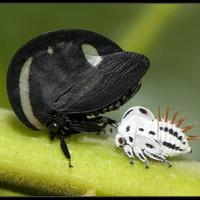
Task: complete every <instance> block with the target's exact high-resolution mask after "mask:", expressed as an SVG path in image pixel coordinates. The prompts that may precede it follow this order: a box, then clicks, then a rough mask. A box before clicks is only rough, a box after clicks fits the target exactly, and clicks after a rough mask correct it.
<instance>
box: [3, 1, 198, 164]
mask: <svg viewBox="0 0 200 200" xmlns="http://www.w3.org/2000/svg"><path fill="white" fill-rule="evenodd" d="M199 21H200V4H147V3H145V4H139V3H137V4H136V3H135V4H134V3H129V4H123V3H118V4H117V3H113V4H108V3H107V4H103V3H102V4H98V3H95V4H88V3H87V4H86V3H85V4H80V3H76V4H71V3H70V4H69V3H68V4H61V3H60V4H56V3H54V4H31V3H29V4H0V27H1V29H0V107H4V108H8V109H11V108H10V105H9V102H8V99H7V94H6V84H5V80H6V72H7V67H8V64H9V62H10V60H11V58H12V56H13V55H14V54H15V52H16V50H17V49H18V48H19V47H20V46H21V45H22V44H24V43H25V42H26V41H28V40H30V39H32V38H33V37H35V36H37V35H40V34H41V33H44V32H47V31H51V30H56V29H69V28H78V29H86V30H91V31H95V32H98V33H100V34H102V35H104V36H106V37H108V38H110V39H112V40H113V41H115V42H116V43H117V44H119V45H120V46H121V47H122V48H124V49H125V50H129V51H136V52H140V53H143V54H144V55H146V56H147V57H148V58H149V59H150V61H151V65H150V68H149V71H148V72H147V74H146V75H145V77H144V78H143V85H142V88H141V90H140V91H139V92H138V94H137V95H136V96H135V97H134V98H133V99H132V100H131V101H129V102H128V103H127V104H126V105H124V106H123V107H121V108H120V109H119V110H118V111H115V112H110V113H108V114H107V116H111V117H113V118H115V119H116V120H120V118H121V116H122V114H123V112H124V111H125V110H126V109H128V108H129V107H131V106H135V105H143V106H146V107H148V108H149V109H150V110H152V111H153V112H154V113H155V114H156V113H157V110H158V107H159V106H160V107H161V109H162V110H164V109H165V108H166V107H167V106H169V107H170V108H171V109H172V112H174V111H176V110H177V109H179V110H180V111H181V113H182V114H183V115H185V116H186V117H187V121H186V122H185V125H188V124H190V123H196V126H195V128H194V129H193V130H192V131H191V133H194V134H198V135H200V125H199V124H198V123H199V121H200V118H199V113H200V108H199V100H200V92H199V86H200V78H199V76H200V39H199V35H200V26H199ZM191 146H192V148H193V153H192V154H190V155H188V156H187V157H188V159H191V160H198V161H200V154H199V151H200V144H199V142H198V141H194V142H191Z"/></svg>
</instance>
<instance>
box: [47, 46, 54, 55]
mask: <svg viewBox="0 0 200 200" xmlns="http://www.w3.org/2000/svg"><path fill="white" fill-rule="evenodd" d="M47 53H48V54H50V55H52V54H53V48H52V47H50V46H49V47H48V49H47Z"/></svg>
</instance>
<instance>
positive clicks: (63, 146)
mask: <svg viewBox="0 0 200 200" xmlns="http://www.w3.org/2000/svg"><path fill="white" fill-rule="evenodd" d="M60 147H61V149H62V151H63V153H64V155H65V156H66V158H67V159H68V160H69V167H73V166H72V165H71V155H70V153H69V149H68V147H67V144H66V142H65V139H64V137H63V136H61V137H60Z"/></svg>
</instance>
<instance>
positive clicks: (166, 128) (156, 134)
mask: <svg viewBox="0 0 200 200" xmlns="http://www.w3.org/2000/svg"><path fill="white" fill-rule="evenodd" d="M177 116H178V112H175V113H174V115H173V116H172V119H169V108H167V109H166V110H165V112H164V114H163V116H162V117H161V112H160V108H159V111H158V119H157V118H156V117H155V116H154V114H153V113H152V112H151V111H150V110H149V109H147V108H145V107H142V106H135V107H132V108H129V109H128V110H127V111H126V112H125V113H124V115H123V117H122V119H121V121H120V123H115V125H116V127H117V134H116V136H115V144H116V146H117V147H119V148H123V149H124V152H125V154H126V155H127V156H128V157H130V158H132V157H133V155H135V156H136V157H137V158H139V160H141V161H142V162H144V164H145V168H148V167H149V166H148V161H147V158H146V157H148V158H151V159H153V160H157V161H160V162H163V163H166V164H167V165H168V167H171V166H172V164H171V163H170V162H169V161H168V160H167V159H166V158H167V157H174V156H179V155H182V154H188V153H191V152H192V148H191V147H190V145H189V142H188V141H192V140H196V139H198V138H199V136H196V135H186V134H185V133H186V132H187V131H189V130H190V129H192V127H193V126H192V125H189V126H186V127H184V128H182V127H181V124H182V123H183V121H184V120H185V117H181V118H180V119H179V120H176V119H177Z"/></svg>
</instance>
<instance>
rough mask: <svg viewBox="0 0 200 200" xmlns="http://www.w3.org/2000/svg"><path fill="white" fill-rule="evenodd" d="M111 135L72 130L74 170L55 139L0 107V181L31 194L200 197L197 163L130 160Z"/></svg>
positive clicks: (181, 160) (199, 176) (112, 134)
mask: <svg viewBox="0 0 200 200" xmlns="http://www.w3.org/2000/svg"><path fill="white" fill-rule="evenodd" d="M114 134H115V133H111V132H109V131H107V132H106V133H101V134H93V133H88V134H75V135H72V136H70V137H69V138H67V143H68V147H69V150H70V152H71V155H72V164H73V165H74V167H73V168H69V167H68V161H67V160H66V158H65V157H64V155H63V153H62V151H61V149H60V146H59V141H58V140H57V139H55V140H54V141H51V140H50V139H49V136H48V134H47V130H42V131H32V130H30V129H28V128H26V127H24V125H23V124H22V123H20V122H19V120H18V119H17V117H16V116H15V115H14V114H13V112H11V111H9V110H6V109H0V158H1V159H0V183H1V184H5V185H10V186H12V187H15V188H18V191H19V192H22V193H26V194H28V193H29V194H31V195H92V196H93V195H97V196H131V195H134V196H140V195H141V196H144V195H149V196H151V195H152V196H162V195H167V196H171V195H173V196H175V195H178V196H186V195H200V190H199V187H200V171H199V168H200V164H199V163H198V162H195V161H187V160H184V157H183V158H182V159H179V160H174V161H172V164H173V166H172V167H171V168H168V167H167V165H166V164H163V163H160V162H156V161H155V162H153V161H151V162H150V168H149V169H145V168H144V165H143V163H141V162H140V161H139V160H136V163H135V165H131V164H129V160H128V158H127V157H126V156H125V155H124V153H123V152H122V151H121V150H120V149H118V148H117V147H115V145H114Z"/></svg>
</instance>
